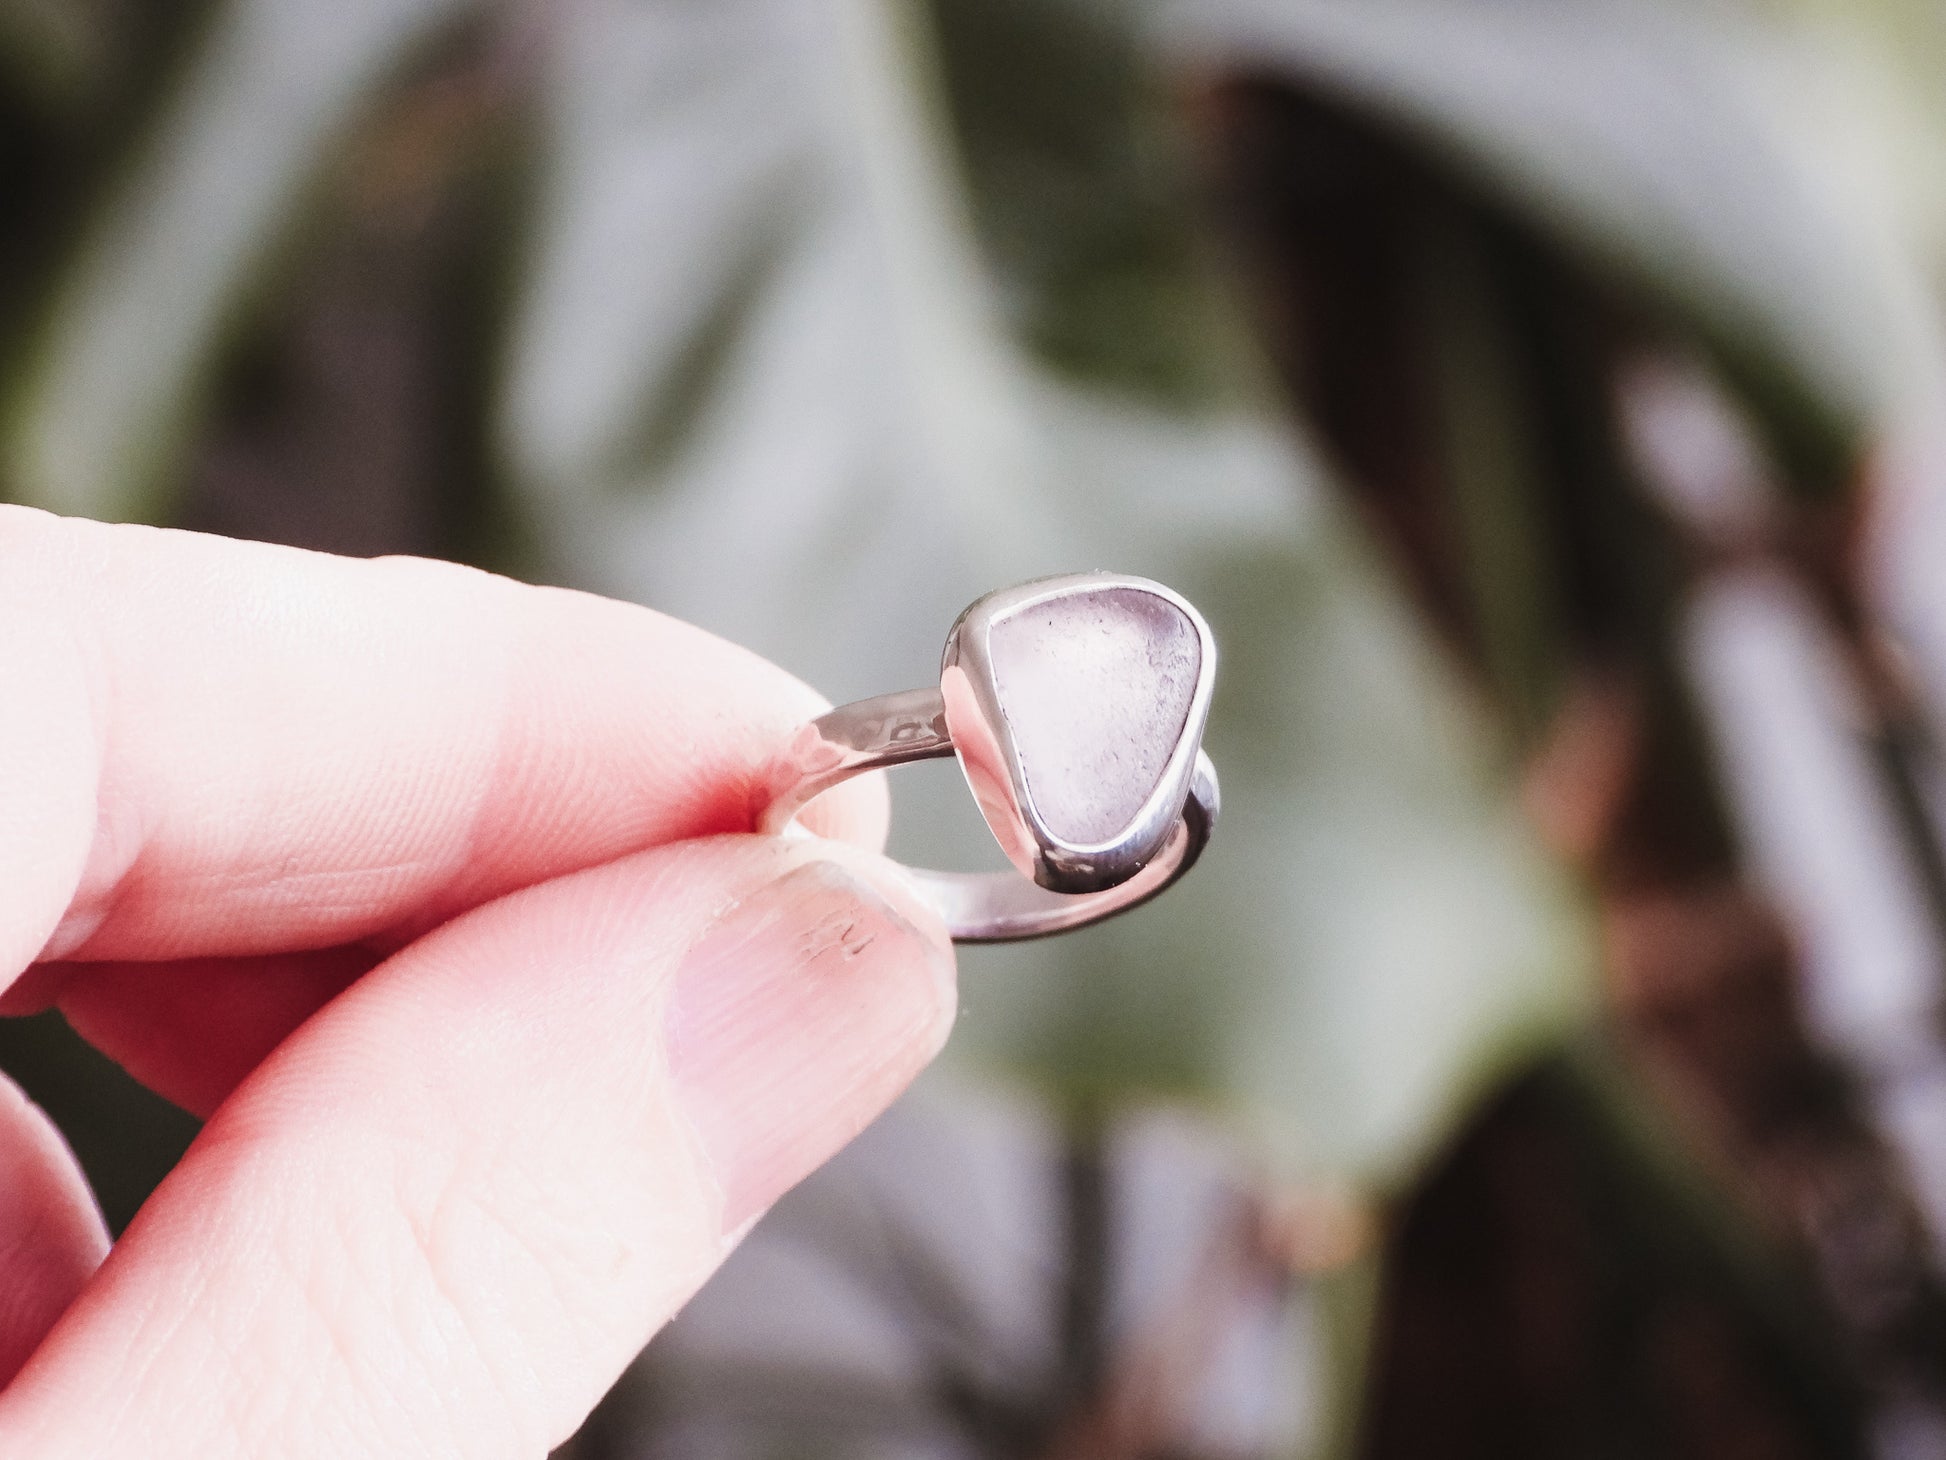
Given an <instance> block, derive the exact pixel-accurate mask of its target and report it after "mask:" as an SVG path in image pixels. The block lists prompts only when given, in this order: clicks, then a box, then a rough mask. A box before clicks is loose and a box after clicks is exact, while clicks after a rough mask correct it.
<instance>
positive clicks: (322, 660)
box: [0, 507, 953, 1460]
mask: <svg viewBox="0 0 1946 1460" xmlns="http://www.w3.org/2000/svg"><path fill="white" fill-rule="evenodd" d="M820 708H821V703H820V702H819V701H818V700H817V699H816V697H815V696H813V695H812V694H811V693H810V692H809V691H808V690H806V689H804V688H803V687H802V686H801V685H799V684H797V683H796V682H795V681H793V680H791V679H790V678H788V677H787V676H786V675H784V674H783V673H782V672H781V671H779V670H777V669H775V668H772V667H771V666H769V665H767V664H765V663H763V662H762V661H761V660H758V659H756V658H755V657H753V656H751V655H749V654H747V653H744V652H742V651H741V650H738V649H735V648H733V647H731V646H730V645H727V644H724V643H722V642H720V641H718V640H715V639H713V638H711V637H709V636H708V635H706V634H703V633H701V632H700V631H698V630H696V629H693V628H689V627H687V626H685V625H683V624H680V623H676V622H673V621H671V620H669V619H666V618H662V617H659V616H657V615H656V614H653V613H650V612H648V611H646V610H644V609H639V608H633V607H629V606H626V605H623V604H618V603H611V602H607V601H604V600H601V599H596V598H591V597H587V596H584V595H580V594H574V593H567V592H561V591H557V590H548V589H539V588H529V587H524V586H521V585H518V584H515V583H511V582H508V581H506V580H503V579H498V578H493V577H489V576H487V575H485V574H481V573H476V572H473V571H471V570H468V569H463V568H457V567H453V566H450V565H446V564H439V563H431V562H423V561H418V560H413V559H388V560H381V561H376V562H360V561H350V560H345V559H337V558H330V557H324V556H321V555H317V554H310V553H300V552H295V551H291V550H288V549H281V548H272V547H265V546H262V545H257V544H246V543H236V542H229V541H225V540H222V539H217V538H207V537H199V536H196V535H193V534H187V533H170V532H159V531H153V530H149V529H143V528H127V527H104V526H100V525H97V524H93V523H82V522H68V521H63V520H61V519H57V518H52V517H48V516H46V515H44V514H41V513H36V512H30V511H27V510H25V509H22V508H8V507H0V987H4V986H7V985H11V987H9V988H8V990H7V992H6V994H5V995H4V996H0V1010H3V1011H5V1012H9V1013H21V1012H26V1011H30V1010H33V1009H37V1008H42V1007H45V1006H47V1005H49V1004H52V1005H54V1006H56V1007H58V1008H59V1009H61V1011H62V1012H63V1013H64V1014H65V1015H66V1016H67V1018H68V1019H69V1020H70V1021H71V1022H72V1023H73V1024H74V1026H75V1027H76V1028H77V1029H78V1030H80V1032H81V1033H82V1034H83V1035H84V1036H86V1037H87V1038H88V1039H89V1040H91V1041H92V1042H93V1043H95V1044H96V1045H97V1046H99V1047H100V1048H101V1049H103V1050H105V1051H106V1052H107V1053H108V1054H110V1055H112V1056H113V1057H114V1058H115V1059H117V1060H119V1061H120V1062H121V1063H122V1064H123V1065H125V1066H126V1067H127V1068H128V1069H129V1070H130V1071H131V1072H132V1073H134V1074H135V1075H136V1076H137V1077H138V1078H140V1079H141V1080H143V1081H144V1082H146V1083H147V1084H148V1085H150V1086H152V1087H153V1088H154V1089H156V1090H158V1091H160V1092H161V1093H163V1094H164V1095H166V1096H168V1097H169V1098H171V1099H173V1100H176V1101H178V1102H180V1103H181V1104H183V1105H185V1106H187V1107H189V1108H190V1109H191V1110H193V1111H196V1112H198V1113H199V1114H205V1115H207V1116H208V1117H209V1122H208V1124H207V1126H206V1127H205V1128H204V1130H203V1132H202V1134H201V1136H200V1137H199V1138H198V1139H197V1141H196V1143H195V1144H194V1146H193V1147H192V1148H191V1149H190V1151H189V1154H188V1155H187V1156H186V1157H185V1158H184V1159H183V1162H182V1164H181V1165H180V1166H178V1167H177V1168H176V1170H175V1171H174V1172H173V1173H171V1175H170V1176H169V1178H168V1179H167V1180H166V1181H165V1182H164V1183H163V1185H162V1187H161V1188H160V1189H159V1190H158V1191H157V1192H156V1194H155V1196H154V1197H153V1198H152V1199H151V1200H150V1201H149V1203H148V1204H147V1206H145V1207H144V1208H143V1210H142V1212H141V1213H140V1215H139V1216H138V1217H137V1218H136V1220H135V1222H134V1224H133V1225H132V1226H131V1227H130V1228H129V1230H128V1232H127V1233H126V1234H125V1235H124V1237H123V1238H122V1240H121V1242H120V1243H119V1244H117V1245H116V1247H115V1249H114V1251H113V1252H112V1253H108V1251H107V1249H108V1243H107V1238H106V1235H105V1233H104V1232H103V1230H102V1227H101V1221H100V1218H99V1216H98V1214H97V1213H96V1210H95V1207H94V1204H93V1201H92V1199H91V1198H90V1196H89V1194H88V1192H87V1189H86V1185H85V1182H84V1180H83V1178H82V1176H81V1174H80V1172H79V1171H78V1170H77V1169H76V1167H75V1165H74V1163H73V1160H72V1158H71V1157H70V1156H69V1154H68V1153H67V1151H66V1148H65V1147H64V1146H63V1144H62V1143H61V1140H60V1138H59V1137H58V1135H56V1134H55V1133H54V1131H53V1130H52V1128H51V1127H50V1126H49V1125H48V1124H47V1122H46V1120H45V1117H43V1116H42V1115H41V1114H40V1112H39V1111H37V1110H36V1109H35V1108H34V1107H33V1106H31V1105H30V1104H29V1103H28V1102H27V1101H25V1100H24V1099H23V1098H22V1097H21V1096H20V1095H19V1093H18V1092H17V1091H15V1090H14V1089H13V1088H12V1087H11V1086H5V1085H4V1082H0V1382H5V1384H6V1387H5V1389H4V1390H3V1391H0V1455H5V1456H7V1457H10V1460H42V1457H54V1456H62V1457H67V1456H90V1457H114V1460H124V1457H129V1460H132V1457H137V1456H140V1457H144V1460H148V1457H171V1456H182V1457H195V1460H216V1457H224V1456H238V1457H245V1456H247V1457H251V1460H263V1457H277V1460H294V1457H306V1456H330V1457H333V1460H348V1457H357V1456H367V1455H369V1456H387V1457H392V1456H410V1455H439V1456H464V1457H467V1460H473V1457H482V1456H502V1455H505V1456H522V1457H535V1456H539V1455H541V1454H543V1452H545V1451H546V1450H547V1449H548V1448H549V1447H550V1446H551V1445H553V1444H556V1443H558V1442H559V1441H561V1440H562V1439H563V1438H565V1437H566V1436H567V1435H568V1434H570V1433H571V1432H572V1431H573V1430H574V1429H575V1427H576V1426H577V1425H578V1424H579V1422H580V1420H581V1419H582V1417H583V1416H584V1415H585V1414H586V1413H587V1412H588V1410H589V1409H590V1408H591V1407H592V1406H593V1405H594V1403H595V1402H596V1400H597V1399H599V1398H600V1396H601V1394H602V1393H603V1392H604V1390H605V1389H606V1388H607V1386H608V1385H609V1383H610V1382H611V1381H612V1380H613V1379H614V1378H615V1376H616V1375H617V1374H618V1373H619V1372H620V1371H621V1369H622V1367H623V1366H624V1365H625V1364H626V1363H627V1362H628V1361H629V1359H630V1358H631V1357H633V1355H634V1354H635V1353H636V1351H637V1350H638V1349H640V1348H641V1346H642V1345H643V1343H645V1342H646V1341H647V1339H648V1338H649V1335H650V1334H651V1333H653V1332H654V1330H655V1329H656V1328H657V1326H658V1325H660V1324H661V1323H662V1322H663V1321H665V1320H666V1319H667V1318H669V1316H670V1315H671V1314H673V1313H674V1312H675V1311H676V1309H677V1308H678V1307H680V1306H681V1304H682V1303H683V1302H684V1300H685V1299H687V1298H688V1296H689V1295H690V1294H691V1293H693V1292H694V1291H695V1290H696V1288H697V1287H698V1285H700V1284H701V1283H702V1281H703V1279H704V1278H706V1277H707V1276H709V1274H710V1272H711V1271H712V1270H713V1269H714V1268H715V1267H716V1266H717V1264H718V1263H720V1262H721V1261H722V1259H723V1258H724V1256H725V1255H726V1254H727V1253H728V1251H729V1250H730V1248H731V1247H732V1246H733V1245H734V1243H735V1242H736V1240H737V1237H738V1236H739V1235H740V1233H741V1232H742V1231H744V1230H745V1229H746V1228H747V1227H748V1225H749V1224H750V1223H751V1222H752V1221H753V1220H754V1219H755V1218H756V1217H757V1215H758V1214H759V1213H760V1212H762V1211H763V1210H764V1208H765V1207H766V1206H767V1205H768V1204H769V1203H770V1202H772V1201H773V1200H774V1199H775V1198H776V1197H777V1196H778V1195H780V1194H781V1193H782V1192H783V1191H784V1190H786V1189H787V1188H788V1187H790V1186H791V1185H792V1184H793V1183H794V1182H796V1181H797V1180H798V1179H799V1178H801V1177H802V1176H804V1175H805V1174H806V1173H807V1172H809V1171H810V1170H811V1169H812V1168H813V1167H814V1166H816V1165H817V1164H818V1163H819V1162H821V1161H822V1160H824V1159H825V1158H826V1157H828V1156H830V1155H831V1154H832V1153H833V1152H834V1151H836V1150H837V1149H838V1148H839V1147H840V1146H841V1145H843V1144H844V1143H845V1142H846V1141H847V1140H848V1139H850V1137H851V1136H853V1135H854V1134H856V1133H857V1131H858V1130H859V1129H860V1128H862V1127H863V1126H864V1125H865V1124H866V1123H867V1122H868V1121H870V1120H871V1119H872V1117H873V1116H874V1115H875V1114H877V1112H878V1111H879V1110H880V1109H882V1108H883V1107H884V1106H885V1105H886V1104H887V1103H888V1102H889V1101H890V1100H891V1099H892V1098H893V1097H894V1096H895V1095H896V1094H897V1093H898V1092H899V1091H900V1090H901V1089H902V1088H903V1087H904V1086H905V1085H906V1083H907V1082H908V1081H909V1080H910V1079H911V1078H912V1077H913V1075H914V1074H915V1073H916V1072H917V1071H918V1070H919V1069H920V1068H921V1067H922V1066H923V1065H924V1064H925V1062H926V1061H927V1060H928V1059H929V1058H930V1057H931V1056H932V1055H933V1054H934V1053H935V1052H936V1051H937V1050H938V1048H939V1046H940V1044H941V1043H942V1042H943V1041H944V1039H945V1035H946V1032H947V1029H948V1027H949V1025H950V1023H951V1021H952V1017H953V983H952V955H951V950H950V944H949V943H948V942H947V941H946V938H945V934H944V931H943V930H942V929H941V927H940V926H939V924H938V923H937V921H936V920H935V919H934V918H933V917H932V915H931V914H930V913H929V912H928V911H927V910H926V909H925V908H924V907H922V906H920V905H919V904H918V903H917V902H916V901H915V900H913V899H912V898H911V897H910V895H909V894H907V893H906V892H905V891H904V890H903V887H902V884H901V882H900V880H899V877H898V873H897V871H896V869H895V868H893V867H892V865H891V864H890V863H888V862H886V861H884V860H883V859H882V858H880V857H879V856H877V855H876V853H875V850H874V849H875V848H876V847H877V846H878V845H879V843H880V840H881V838H882V836H883V832H884V824H885V802H884V790H883V787H882V784H881V783H880V782H879V781H878V780H877V779H876V778H870V779H866V780H862V781H857V782H853V783H851V784H850V785H848V786H846V787H844V788H843V789H841V790H840V791H837V792H834V793H832V795H830V796H828V797H826V798H825V800H824V801H822V802H820V803H819V804H818V805H817V806H816V807H814V808H813V812H814V813H815V814H816V815H817V816H818V817H819V818H820V819H819V820H818V821H817V824H816V829H818V830H820V831H822V832H823V833H825V837H822V838H809V837H807V838H801V839H800V838H791V839H779V838H774V837H756V836H751V835H748V834H747V832H748V829H749V826H750V809H751V808H750V787H751V783H752V780H753V778H754V776H755V774H756V772H757V770H758V769H759V767H760V766H761V765H762V763H763V762H764V760H765V758H766V757H767V755H768V754H769V752H770V751H771V749H772V748H774V747H775V746H776V745H777V744H778V743H779V741H780V739H781V737H782V736H784V735H785V734H786V733H787V732H788V731H790V730H791V729H792V728H794V727H795V726H796V725H797V724H799V723H800V722H802V721H803V720H804V719H805V718H807V717H808V716H810V715H813V714H815V713H817V711H818V710H819V709H820ZM827 838H829V839H827ZM104 1254H107V1255H106V1260H105V1261H104V1260H103V1257H104Z"/></svg>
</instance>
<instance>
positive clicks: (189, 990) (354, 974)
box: [42, 947, 380, 1116]
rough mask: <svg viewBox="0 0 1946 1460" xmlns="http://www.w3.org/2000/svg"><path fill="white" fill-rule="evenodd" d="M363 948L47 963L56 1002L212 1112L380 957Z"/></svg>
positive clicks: (143, 1069)
mask: <svg viewBox="0 0 1946 1460" xmlns="http://www.w3.org/2000/svg"><path fill="white" fill-rule="evenodd" d="M379 961H380V960H379V955H377V954H376V953H372V952H370V951H368V950H366V949H363V948H359V947H341V948H324V949H319V950H317V951H316V952H310V953H272V954H265V955H263V956H261V957H257V958H199V959H188V960H185V961H182V962H178V963H163V964H156V963H99V964H97V963H79V964H44V965H42V968H43V969H52V970H55V971H58V972H59V973H60V974H62V975H64V977H63V978H62V982H61V984H60V990H59V993H58V995H57V996H56V997H55V999H54V1001H53V1002H54V1006H55V1007H56V1008H58V1009H59V1010H60V1011H61V1013H62V1015H63V1016H64V1017H65V1018H66V1019H67V1021H68V1023H69V1024H71V1025H73V1026H74V1030H75V1032H76V1033H77V1034H79V1035H80V1036H81V1037H82V1038H83V1039H85V1040H87V1041H88V1043H90V1044H92V1045H93V1046H94V1047H95V1048H96V1049H98V1050H100V1051H101V1052H102V1053H103V1054H105V1055H107V1056H108V1057H109V1058H110V1059H112V1060H114V1061H115V1062H116V1063H117V1064H119V1065H120V1066H121V1067H122V1068H123V1069H124V1070H126V1071H128V1073H129V1074H131V1075H133V1076H134V1077H135V1078H136V1079H138V1080H140V1081H141V1082H142V1083H143V1084H144V1085H147V1086H148V1087H149V1088H150V1089H151V1090H153V1091H155V1092H156V1093H157V1094H158V1095H161V1096H163V1097H164V1098H166V1099H169V1100H173V1101H174V1102H175V1103H176V1104H178V1105H180V1106H182V1108H183V1109H185V1110H187V1111H190V1112H191V1113H192V1114H195V1115H200V1116H208V1115H209V1114H210V1112H212V1111H213V1110H215V1109H216V1107H217V1106H218V1105H220V1104H221V1103H222V1102H223V1101H224V1100H225V1099H226V1098H228V1096H229V1094H230V1092H231V1091H232V1090H234V1089H235V1088H236V1087H237V1086H238V1085H239V1084H241V1083H242V1082H243V1078H244V1076H246V1075H248V1074H249V1073H250V1071H252V1070H254V1069H255V1068H256V1067H257V1066H258V1065H259V1064H261V1063H262V1062H263V1061H264V1059H265V1058H266V1057H267V1056H268V1055H269V1054H270V1052H271V1051H272V1050H273V1049H275V1048H276V1047H277V1046H278V1045H280V1044H282V1043H283V1042H284V1040H285V1039H287V1038H289V1037H290V1035H291V1034H292V1033H293V1032H294V1031H295V1030H296V1029H297V1027H298V1026H299V1025H300V1024H302V1023H303V1022H304V1021H305V1020H306V1019H309V1018H310V1017H311V1016H312V1015H313V1014H315V1013H317V1011H318V1010H319V1009H322V1008H323V1007H324V1006H325V1005H326V1004H327V1003H329V1002H330V1001H331V1000H332V999H334V998H336V997H337V996H338V995H339V994H341V993H343V992H344V991H345V990H346V989H347V988H349V987H350V986H351V985H352V983H353V982H354V981H356V980H357V979H358V978H360V977H362V976H363V975H364V974H366V973H368V972H369V971H370V970H371V969H372V968H373V967H374V966H376V965H377V964H378V962H379Z"/></svg>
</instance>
